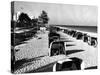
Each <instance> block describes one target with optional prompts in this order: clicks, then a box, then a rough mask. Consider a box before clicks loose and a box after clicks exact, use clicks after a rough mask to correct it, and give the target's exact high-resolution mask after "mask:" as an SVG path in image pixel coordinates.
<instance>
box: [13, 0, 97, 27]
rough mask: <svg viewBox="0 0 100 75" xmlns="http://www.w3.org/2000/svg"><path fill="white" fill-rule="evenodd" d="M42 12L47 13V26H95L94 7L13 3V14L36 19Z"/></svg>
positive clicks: (95, 9) (95, 13)
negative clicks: (21, 14)
mask: <svg viewBox="0 0 100 75" xmlns="http://www.w3.org/2000/svg"><path fill="white" fill-rule="evenodd" d="M42 10H45V11H46V12H47V13H48V17H49V19H50V20H49V24H53V25H54V24H55V25H78V26H97V18H98V8H97V7H96V6H88V5H71V4H54V3H36V2H21V1H17V2H15V3H14V13H18V12H24V13H27V14H28V15H29V17H30V18H34V17H38V16H39V15H40V14H41V12H42Z"/></svg>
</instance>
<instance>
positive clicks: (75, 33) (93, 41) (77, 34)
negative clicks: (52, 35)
mask: <svg viewBox="0 0 100 75" xmlns="http://www.w3.org/2000/svg"><path fill="white" fill-rule="evenodd" d="M56 29H57V31H62V32H64V33H66V34H68V35H69V36H71V37H73V38H76V39H77V40H83V42H86V43H88V45H90V46H93V47H97V44H98V41H97V37H96V36H91V35H89V34H88V32H87V33H86V32H83V31H79V30H74V29H67V28H61V27H56Z"/></svg>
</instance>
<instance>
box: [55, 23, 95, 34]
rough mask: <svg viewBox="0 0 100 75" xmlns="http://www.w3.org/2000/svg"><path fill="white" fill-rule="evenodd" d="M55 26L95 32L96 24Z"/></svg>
mask: <svg viewBox="0 0 100 75" xmlns="http://www.w3.org/2000/svg"><path fill="white" fill-rule="evenodd" d="M56 26H61V27H67V28H70V29H76V30H81V31H86V32H93V33H97V26H67V25H56Z"/></svg>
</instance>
